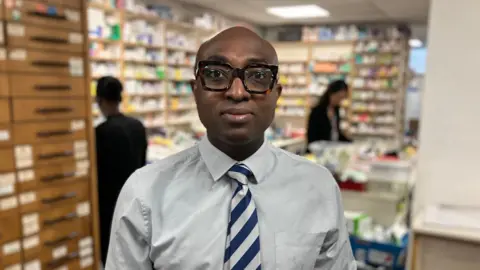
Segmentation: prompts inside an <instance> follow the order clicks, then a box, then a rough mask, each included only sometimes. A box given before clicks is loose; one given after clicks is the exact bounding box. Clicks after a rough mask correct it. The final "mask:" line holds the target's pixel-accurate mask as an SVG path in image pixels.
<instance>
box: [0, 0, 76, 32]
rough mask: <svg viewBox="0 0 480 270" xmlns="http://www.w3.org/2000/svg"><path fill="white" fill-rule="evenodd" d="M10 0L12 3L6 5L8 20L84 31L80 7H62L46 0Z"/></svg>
mask: <svg viewBox="0 0 480 270" xmlns="http://www.w3.org/2000/svg"><path fill="white" fill-rule="evenodd" d="M65 1H66V0H65ZM10 2H11V4H10V5H7V3H6V5H5V17H6V19H7V20H8V21H16V22H21V23H25V24H30V25H36V26H40V27H48V28H60V29H69V30H77V31H79V32H81V31H82V28H83V24H82V13H81V11H80V10H79V9H75V8H69V7H62V6H60V5H58V4H57V5H56V4H51V5H48V6H47V5H46V4H45V1H38V0H37V1H18V0H17V1H10ZM62 2H63V1H62ZM63 3H64V2H63Z"/></svg>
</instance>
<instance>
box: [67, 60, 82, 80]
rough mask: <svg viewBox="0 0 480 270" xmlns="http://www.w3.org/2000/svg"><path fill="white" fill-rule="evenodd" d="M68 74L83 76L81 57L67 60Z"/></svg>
mask: <svg viewBox="0 0 480 270" xmlns="http://www.w3.org/2000/svg"><path fill="white" fill-rule="evenodd" d="M68 63H69V67H70V75H72V76H83V59H82V58H81V57H72V58H70V59H69V60H68Z"/></svg>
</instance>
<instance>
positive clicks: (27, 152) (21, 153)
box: [15, 145, 33, 169]
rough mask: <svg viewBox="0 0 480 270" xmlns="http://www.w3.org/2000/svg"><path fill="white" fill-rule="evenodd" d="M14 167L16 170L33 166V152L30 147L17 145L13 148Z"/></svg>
mask: <svg viewBox="0 0 480 270" xmlns="http://www.w3.org/2000/svg"><path fill="white" fill-rule="evenodd" d="M15 165H16V167H17V168H18V169H24V168H28V167H31V166H33V150H32V146H31V145H18V146H16V147H15Z"/></svg>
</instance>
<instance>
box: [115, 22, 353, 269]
mask: <svg viewBox="0 0 480 270" xmlns="http://www.w3.org/2000/svg"><path fill="white" fill-rule="evenodd" d="M196 59H197V63H196V66H195V76H196V78H195V80H194V81H193V82H192V88H193V92H194V95H195V101H196V103H197V108H198V113H199V116H200V119H201V121H202V123H203V124H204V125H205V127H206V129H207V136H206V137H205V138H203V139H202V140H201V141H200V142H199V144H198V145H196V146H194V147H192V148H190V149H187V150H185V151H183V152H180V153H178V154H176V155H173V156H170V157H168V158H166V159H164V160H162V161H159V162H157V163H155V164H152V165H150V166H147V167H145V168H144V169H142V170H139V171H137V172H135V173H134V174H133V175H132V177H131V178H130V179H129V180H128V181H127V183H126V184H125V186H124V188H123V189H122V192H121V194H120V197H119V199H118V202H117V206H116V210H115V216H114V221H113V225H112V234H111V242H110V249H109V254H108V259H107V268H106V269H107V270H114V269H115V270H123V269H125V270H126V269H137V270H146V269H149V270H150V269H169V270H176V269H178V270H186V269H282V270H285V269H292V270H299V269H313V268H314V267H315V268H316V269H322V270H323V269H332V270H351V269H356V266H355V262H354V259H353V256H352V252H351V248H350V245H349V241H348V235H347V232H346V224H345V221H344V216H343V209H342V206H341V198H340V193H339V189H338V186H337V185H336V183H335V181H334V179H333V177H332V175H331V174H330V173H329V172H328V171H327V170H326V169H325V168H323V167H321V166H318V165H316V164H314V163H311V162H309V161H307V160H305V159H303V158H301V157H298V156H295V155H293V154H291V153H288V152H285V151H283V150H280V149H278V148H275V147H274V146H272V145H270V144H268V143H267V142H265V140H264V131H265V130H266V129H267V127H268V126H269V125H270V124H271V123H272V120H273V118H274V112H275V105H276V102H277V100H278V98H279V96H280V94H281V90H282V88H281V86H280V85H278V84H277V80H278V75H277V73H278V66H277V65H278V60H277V55H276V52H275V50H274V48H273V47H272V46H271V45H270V44H269V43H268V42H267V41H265V40H263V39H262V38H260V37H259V36H258V35H256V34H255V33H253V32H251V31H250V30H248V29H246V28H242V27H234V28H230V29H227V30H225V31H223V32H221V33H220V34H218V35H217V36H215V37H214V38H213V39H211V40H209V41H207V42H206V43H204V44H203V45H202V46H201V47H200V49H199V51H198V54H197V58H196Z"/></svg>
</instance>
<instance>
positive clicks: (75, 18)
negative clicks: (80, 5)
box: [65, 9, 80, 22]
mask: <svg viewBox="0 0 480 270" xmlns="http://www.w3.org/2000/svg"><path fill="white" fill-rule="evenodd" d="M65 17H67V20H69V21H72V22H79V21H80V12H78V11H76V10H71V9H65Z"/></svg>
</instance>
